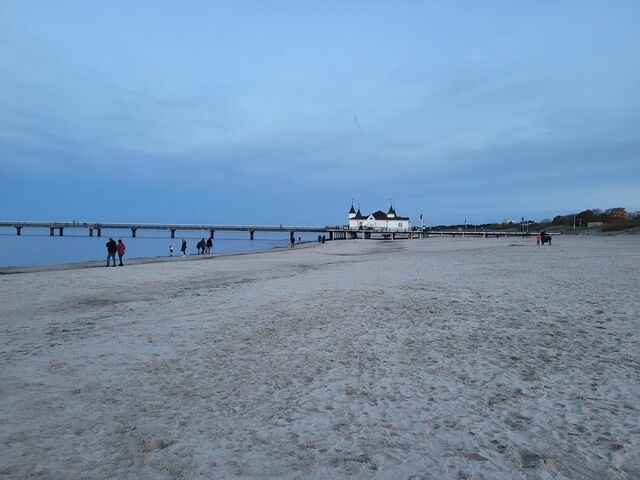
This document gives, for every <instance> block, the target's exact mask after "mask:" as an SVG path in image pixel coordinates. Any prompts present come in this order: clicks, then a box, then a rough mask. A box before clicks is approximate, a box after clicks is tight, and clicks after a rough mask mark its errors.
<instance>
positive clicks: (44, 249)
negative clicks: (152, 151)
mask: <svg viewBox="0 0 640 480" xmlns="http://www.w3.org/2000/svg"><path fill="white" fill-rule="evenodd" d="M57 233H58V232H57V230H56V236H54V237H51V236H49V229H45V228H40V229H38V228H35V229H29V228H23V229H22V235H20V236H17V235H16V231H15V229H14V228H0V266H2V267H9V266H18V267H25V266H34V265H57V264H62V263H73V262H83V261H91V260H105V261H106V258H107V250H106V248H105V243H106V242H107V240H109V237H112V238H113V239H114V240H116V241H117V240H118V239H122V241H123V242H124V243H125V245H126V247H127V250H126V254H125V260H126V259H127V258H141V257H160V256H168V255H169V246H170V245H172V246H173V255H174V256H176V255H181V252H180V244H181V239H183V238H184V239H185V240H186V241H187V255H195V254H196V253H197V249H196V243H198V241H199V240H200V239H201V238H203V237H204V239H205V240H206V239H207V238H208V237H209V232H208V231H207V232H202V233H200V234H199V235H198V233H199V232H180V231H177V232H176V238H169V237H170V235H169V232H168V231H167V232H164V231H149V230H145V231H140V230H139V231H138V232H137V238H131V231H130V230H120V231H118V230H105V231H103V232H102V237H89V236H88V231H87V230H86V229H78V230H73V229H65V232H64V236H63V237H59V236H57ZM298 237H301V238H302V241H303V242H304V241H317V239H318V235H317V234H309V233H306V234H305V233H296V240H297V238H298ZM288 245H289V234H288V233H284V232H283V233H272V232H255V234H254V240H249V232H216V234H215V238H214V240H213V251H212V252H213V254H214V255H215V254H216V253H231V252H246V251H253V250H268V249H271V248H275V247H283V246H288Z"/></svg>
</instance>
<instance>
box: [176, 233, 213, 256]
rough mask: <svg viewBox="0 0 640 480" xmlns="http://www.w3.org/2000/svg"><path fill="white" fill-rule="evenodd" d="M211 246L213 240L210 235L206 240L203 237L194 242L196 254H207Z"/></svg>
mask: <svg viewBox="0 0 640 480" xmlns="http://www.w3.org/2000/svg"><path fill="white" fill-rule="evenodd" d="M183 241H184V240H183ZM212 247H213V240H211V237H209V238H208V239H207V241H206V242H205V240H204V238H203V239H202V240H200V241H199V242H198V243H197V244H196V248H197V249H198V255H209V254H210V253H211V248H212Z"/></svg>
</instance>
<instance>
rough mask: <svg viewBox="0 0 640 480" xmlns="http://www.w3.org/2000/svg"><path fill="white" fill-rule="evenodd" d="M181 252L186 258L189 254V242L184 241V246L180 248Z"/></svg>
mask: <svg viewBox="0 0 640 480" xmlns="http://www.w3.org/2000/svg"><path fill="white" fill-rule="evenodd" d="M180 251H182V256H183V257H184V256H185V255H186V254H187V241H186V240H185V239H184V238H183V239H182V246H181V247H180Z"/></svg>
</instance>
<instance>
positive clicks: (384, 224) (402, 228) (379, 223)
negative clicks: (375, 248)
mask: <svg viewBox="0 0 640 480" xmlns="http://www.w3.org/2000/svg"><path fill="white" fill-rule="evenodd" d="M349 230H381V231H386V232H407V231H409V230H411V223H410V221H409V217H401V216H399V215H397V214H396V211H395V209H394V208H393V205H391V207H389V211H388V212H387V213H384V212H383V211H382V210H378V211H376V212H373V213H370V214H369V215H362V213H361V212H360V208H358V211H356V210H355V208H353V205H351V210H349Z"/></svg>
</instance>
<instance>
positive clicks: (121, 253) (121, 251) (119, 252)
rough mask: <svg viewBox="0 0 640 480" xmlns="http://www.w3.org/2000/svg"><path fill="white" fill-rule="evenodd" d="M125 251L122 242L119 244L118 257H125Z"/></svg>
mask: <svg viewBox="0 0 640 480" xmlns="http://www.w3.org/2000/svg"><path fill="white" fill-rule="evenodd" d="M124 249H125V246H124V243H123V242H120V243H119V244H118V255H120V256H122V255H124Z"/></svg>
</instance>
